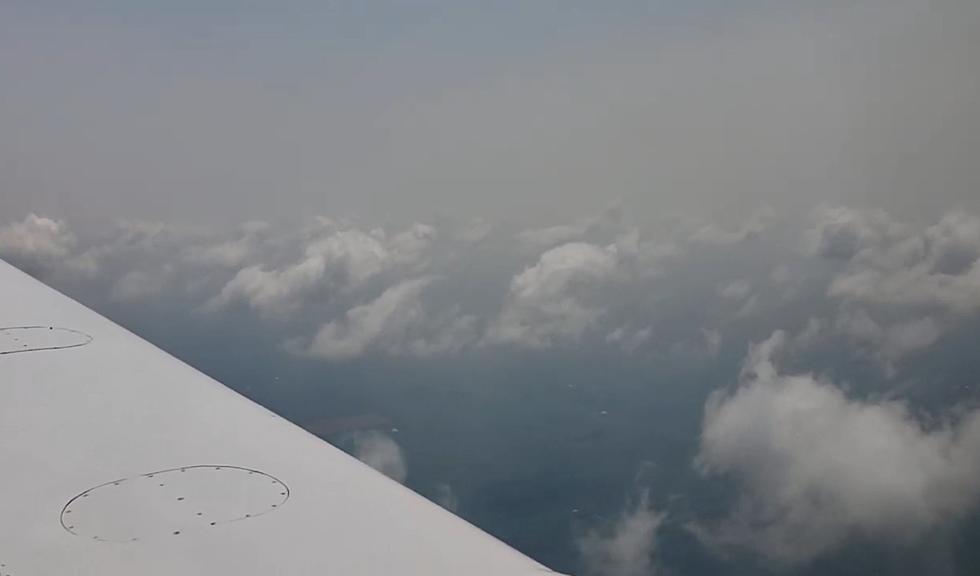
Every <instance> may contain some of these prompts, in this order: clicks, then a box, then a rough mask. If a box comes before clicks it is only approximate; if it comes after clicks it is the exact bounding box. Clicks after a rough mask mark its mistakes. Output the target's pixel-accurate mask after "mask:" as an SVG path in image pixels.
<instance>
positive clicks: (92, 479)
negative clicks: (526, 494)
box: [0, 261, 552, 576]
mask: <svg viewBox="0 0 980 576" xmlns="http://www.w3.org/2000/svg"><path fill="white" fill-rule="evenodd" d="M546 573H552V572H551V571H550V570H548V569H547V568H545V567H544V566H542V565H540V564H538V563H536V562H534V561H533V560H531V559H529V558H528V557H526V556H523V555H522V554H520V553H518V552H516V551H515V550H513V549H511V548H509V547H508V546H506V545H505V544H503V543H501V542H500V541H498V540H496V539H494V538H492V537H491V536H489V535H487V534H486V533H484V532H482V531H480V530H479V529H477V528H475V527H473V526H472V525H470V524H468V523H466V522H465V521H463V520H461V519H459V518H457V517H456V516H453V515H452V514H450V513H448V512H446V511H444V510H442V509H441V508H439V507H438V506H435V505H434V504H432V503H430V502H429V501H428V500H426V499H424V498H422V497H421V496H418V495H417V494H415V493H413V492H411V491H410V490H408V489H406V488H404V487H402V486H400V485H399V484H397V483H395V482H393V481H391V480H389V479H388V478H386V477H384V476H382V475H381V474H378V473H376V472H375V471H374V470H371V469H370V468H368V467H366V466H364V465H363V464H361V463H360V462H358V461H357V460H355V459H353V458H351V457H349V456H347V455H346V454H344V453H343V452H341V451H340V450H337V449H336V448H333V447H332V446H330V445H329V444H327V443H326V442H323V441H322V440H320V439H319V438H316V437H315V436H313V435H310V434H308V433H307V432H305V431H303V430H302V429H300V428H298V427H297V426H294V425H293V424H291V423H289V422H287V421H285V420H283V419H282V418H280V417H279V416H276V415H275V414H273V413H272V412H270V411H268V410H266V409H265V408H262V407H261V406H259V405H257V404H255V403H253V402H251V401H249V400H247V399H246V398H243V397H242V396H240V395H238V394H236V393H235V392H233V391H232V390H230V389H228V388H226V387H225V386H222V385H221V384H219V383H218V382H215V381H214V380H212V379H210V378H208V377H207V376H205V375H203V374H201V373H200V372H198V371H196V370H194V369H193V368H191V367H189V366H187V365H185V364H183V363H182V362H180V361H178V360H176V359H174V358H173V357H171V356H169V355H168V354H166V353H165V352H163V351H161V350H159V349H157V348H155V347H154V346H152V345H151V344H149V343H147V342H145V341H144V340H142V339H140V338H139V337H137V336H135V335H133V334H131V333H130V332H128V331H126V330H125V329H123V328H121V327H119V326H117V325H116V324H114V323H112V322H110V321H109V320H107V319H105V318H103V317H102V316H100V315H98V314H96V313H95V312H93V311H91V310H89V309H87V308H85V307H84V306H82V305H80V304H78V303H77V302H75V301H73V300H71V299H69V298H68V297H66V296H64V295H62V294H60V293H58V292H56V291H54V290H52V289H50V288H48V287H47V286H44V285H43V284H41V283H39V282H37V281H36V280H34V279H32V278H30V277H28V276H27V275H25V274H23V273H21V272H20V271H18V270H16V269H15V268H13V267H12V266H10V265H8V264H6V263H4V262H2V261H0V576H52V575H57V576H69V575H79V576H81V575H85V576H117V575H118V576H133V575H146V576H154V575H159V576H164V575H165V576H175V575H180V576H188V575H212V576H226V575H243V576H251V575H255V576H258V575H262V576H270V575H289V576H299V575H305V574H316V575H318V576H323V575H337V576H382V575H384V576H394V575H411V576H416V575H417V576H504V575H510V576H523V575H541V574H546Z"/></svg>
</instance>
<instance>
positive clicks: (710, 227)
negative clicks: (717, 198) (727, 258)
mask: <svg viewBox="0 0 980 576" xmlns="http://www.w3.org/2000/svg"><path fill="white" fill-rule="evenodd" d="M774 217H775V212H774V211H773V210H772V208H769V207H765V208H763V209H761V210H759V211H757V212H755V213H753V214H752V216H750V217H749V219H748V220H746V221H745V222H744V223H742V224H740V225H739V226H738V227H736V228H734V229H728V228H723V227H721V226H719V225H718V224H717V223H714V222H710V223H708V224H704V225H703V226H701V227H700V228H698V229H697V230H695V231H694V233H693V234H691V236H690V238H689V240H690V241H691V242H693V243H695V244H704V245H707V246H734V245H736V244H741V243H743V242H745V241H747V240H751V239H753V238H757V237H758V236H759V235H760V234H762V233H763V232H764V231H765V230H766V228H768V226H769V224H770V223H771V221H772V219H773V218H774Z"/></svg>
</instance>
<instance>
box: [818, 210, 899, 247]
mask: <svg viewBox="0 0 980 576" xmlns="http://www.w3.org/2000/svg"><path fill="white" fill-rule="evenodd" d="M895 228H896V224H895V223H894V222H892V221H891V219H890V218H889V217H888V216H887V215H886V214H884V213H882V212H872V213H865V212H861V211H858V210H853V209H850V208H846V207H843V206H837V207H826V208H823V209H821V210H820V211H819V212H818V214H817V222H816V224H815V225H814V227H813V228H811V229H810V230H809V231H808V232H807V243H808V245H809V249H810V252H811V253H812V254H814V255H817V256H821V257H824V258H833V259H839V260H850V259H851V258H854V257H855V256H857V255H858V254H860V253H861V252H862V251H863V250H867V249H869V248H871V247H873V246H876V245H878V244H879V243H880V242H882V241H884V240H886V239H887V238H888V237H889V236H891V235H892V234H894V233H896V232H897V231H896V230H895Z"/></svg>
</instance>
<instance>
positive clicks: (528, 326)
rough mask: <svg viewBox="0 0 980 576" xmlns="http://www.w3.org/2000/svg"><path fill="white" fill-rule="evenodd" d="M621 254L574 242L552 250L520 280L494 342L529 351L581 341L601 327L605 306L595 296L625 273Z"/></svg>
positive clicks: (514, 283) (510, 294)
mask: <svg viewBox="0 0 980 576" xmlns="http://www.w3.org/2000/svg"><path fill="white" fill-rule="evenodd" d="M620 258H621V250H620V249H619V247H617V246H615V245H612V246H608V247H600V246H596V245H593V244H587V243H584V242H571V243H568V244H564V245H562V246H559V247H557V248H552V249H550V250H548V251H546V252H545V253H544V254H542V255H541V257H540V258H539V259H538V261H537V263H535V264H534V265H533V266H530V267H528V268H526V269H525V270H524V271H523V272H521V273H520V274H518V275H516V276H514V278H513V280H512V281H511V283H510V290H509V291H508V295H507V301H506V303H505V304H504V309H503V311H502V312H501V314H500V317H499V318H498V319H497V322H496V323H495V324H494V325H493V326H492V327H491V331H490V333H489V339H490V341H492V342H496V343H509V344H516V345H520V346H525V347H529V348H543V347H548V346H551V345H553V344H556V343H559V342H562V341H575V340H577V339H579V338H580V337H581V336H582V335H583V334H584V333H585V332H586V330H588V329H589V328H591V327H592V326H593V325H595V324H596V322H597V321H598V320H599V319H600V317H601V316H602V313H603V307H602V306H601V305H600V304H597V303H595V302H593V301H590V300H589V295H590V292H594V291H595V290H597V289H599V288H601V286H602V285H603V284H604V283H606V282H609V281H610V280H611V279H613V278H614V277H615V276H616V275H617V274H618V273H619V271H620V269H619V261H620Z"/></svg>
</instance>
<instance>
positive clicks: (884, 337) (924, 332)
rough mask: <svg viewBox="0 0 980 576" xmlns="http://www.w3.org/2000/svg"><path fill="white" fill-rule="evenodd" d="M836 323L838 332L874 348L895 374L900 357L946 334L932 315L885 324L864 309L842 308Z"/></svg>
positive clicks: (886, 369)
mask: <svg viewBox="0 0 980 576" xmlns="http://www.w3.org/2000/svg"><path fill="white" fill-rule="evenodd" d="M834 326H835V328H836V330H837V332H838V333H840V334H843V335H845V336H847V337H849V338H851V339H852V340H853V341H855V342H857V343H858V344H859V345H861V346H864V347H865V348H868V349H870V350H871V353H872V355H873V356H874V357H875V358H876V359H877V360H878V361H879V363H880V364H881V365H882V367H883V368H884V369H885V372H886V374H888V375H889V376H894V375H895V373H896V364H897V363H898V362H899V361H900V360H902V359H903V358H905V357H906V356H907V355H909V354H911V353H913V352H917V351H919V350H923V349H925V348H928V347H930V346H932V345H933V344H935V343H936V342H937V341H938V340H939V338H940V336H941V335H942V327H941V326H940V324H939V323H938V322H937V321H936V320H935V319H934V318H933V317H931V316H924V317H921V318H914V319H911V320H905V321H898V322H892V323H889V324H884V325H882V324H880V323H878V322H877V321H875V320H874V319H873V318H872V317H871V316H870V315H869V314H868V312H867V311H866V310H862V309H858V310H848V309H845V310H843V311H841V313H840V314H839V315H838V316H837V319H836V322H835V325H834Z"/></svg>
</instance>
